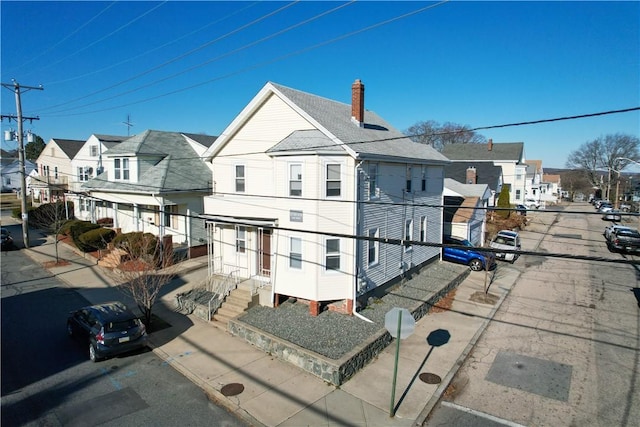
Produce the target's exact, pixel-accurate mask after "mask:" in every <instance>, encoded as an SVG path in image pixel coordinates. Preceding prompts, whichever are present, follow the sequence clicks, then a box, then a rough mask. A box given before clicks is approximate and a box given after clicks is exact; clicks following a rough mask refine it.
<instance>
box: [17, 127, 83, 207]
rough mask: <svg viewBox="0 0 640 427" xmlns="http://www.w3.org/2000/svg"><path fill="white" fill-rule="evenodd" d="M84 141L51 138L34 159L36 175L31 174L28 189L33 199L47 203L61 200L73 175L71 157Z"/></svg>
mask: <svg viewBox="0 0 640 427" xmlns="http://www.w3.org/2000/svg"><path fill="white" fill-rule="evenodd" d="M84 143H85V141H79V140H75V139H60V138H52V139H51V140H50V141H49V142H48V143H47V145H45V147H44V149H43V150H42V152H41V153H40V155H39V156H38V159H37V160H36V166H37V172H38V175H37V176H35V177H34V176H33V175H32V176H31V180H30V184H29V186H30V189H31V193H32V195H33V198H34V201H37V202H39V203H49V202H55V201H58V200H63V199H64V195H65V193H66V192H67V191H68V190H69V182H70V181H72V178H73V177H74V175H75V171H74V170H73V168H72V166H71V159H73V158H74V157H75V156H76V154H77V153H78V151H80V149H81V148H82V146H83V145H84Z"/></svg>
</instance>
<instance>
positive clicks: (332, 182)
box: [326, 163, 342, 197]
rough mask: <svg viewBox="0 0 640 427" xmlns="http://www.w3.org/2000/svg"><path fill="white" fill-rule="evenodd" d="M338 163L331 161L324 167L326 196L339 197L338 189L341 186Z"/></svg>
mask: <svg viewBox="0 0 640 427" xmlns="http://www.w3.org/2000/svg"><path fill="white" fill-rule="evenodd" d="M340 169H341V167H340V164H337V163H332V164H328V165H327V168H326V172H327V175H326V196H327V197H340V190H341V187H342V182H341V177H340V175H341V173H340Z"/></svg>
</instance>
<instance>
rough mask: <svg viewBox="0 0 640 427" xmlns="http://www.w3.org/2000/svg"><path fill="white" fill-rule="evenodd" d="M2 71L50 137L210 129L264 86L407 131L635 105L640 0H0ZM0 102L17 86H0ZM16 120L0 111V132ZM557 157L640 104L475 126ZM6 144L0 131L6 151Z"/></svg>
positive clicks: (619, 126)
mask: <svg viewBox="0 0 640 427" xmlns="http://www.w3.org/2000/svg"><path fill="white" fill-rule="evenodd" d="M0 8H1V11H0V12H1V17H2V22H1V37H2V38H1V61H2V62H1V79H2V82H3V83H11V79H15V80H16V81H17V82H18V83H19V84H21V85H22V86H37V85H40V84H42V85H43V87H44V90H42V91H40V90H32V91H28V92H25V93H24V94H23V95H22V108H23V114H24V115H25V116H39V117H40V120H38V121H34V122H33V123H32V124H29V123H28V122H27V123H25V131H26V130H28V129H31V130H32V131H33V132H34V133H36V134H38V135H40V136H41V137H42V138H43V139H44V140H45V141H48V140H50V139H51V138H63V139H79V140H86V139H87V138H88V137H89V136H90V135H91V134H94V133H97V134H111V135H127V131H128V129H127V126H125V125H124V122H125V121H126V120H127V117H130V121H131V122H132V123H133V124H134V125H133V127H131V129H130V131H129V132H130V133H131V134H135V133H139V132H142V131H144V130H146V129H156V130H167V131H181V132H191V133H206V134H209V135H219V134H220V133H221V132H222V131H223V130H224V128H225V127H226V126H227V125H228V124H229V123H230V122H231V121H232V120H233V119H234V117H235V116H236V115H237V114H238V113H239V112H240V110H241V109H242V108H243V107H244V106H245V105H246V104H247V103H248V102H249V101H250V100H251V98H252V97H253V96H254V95H255V94H256V93H257V92H258V91H259V90H260V88H261V87H262V86H263V85H264V84H265V83H266V82H267V81H273V82H276V83H279V84H282V85H285V86H289V87H292V88H296V89H299V90H303V91H306V92H310V93H313V94H316V95H320V96H323V97H326V98H330V99H334V100H337V101H341V102H345V103H350V102H351V84H352V83H353V81H354V80H355V79H361V80H362V81H363V83H364V84H365V87H366V91H365V108H367V109H369V110H373V111H375V112H376V113H378V114H379V115H381V116H382V117H384V118H385V119H386V120H387V121H388V122H390V123H391V124H392V125H393V126H395V127H396V128H398V129H400V130H405V129H407V128H408V127H409V126H411V125H413V124H415V123H416V122H418V121H426V120H435V121H437V122H440V123H444V122H454V123H459V124H464V125H469V126H470V127H472V128H476V127H485V126H494V125H502V124H507V123H517V122H523V121H531V120H539V119H548V118H556V117H565V116H575V115H582V114H590V113H597V112H605V111H611V110H619V109H625V108H632V107H638V106H640V2H631V1H627V2H610V1H607V2H573V1H564V2H560V1H552V2H516V1H504V2H482V1H467V2H463V1H449V2H444V3H438V2H418V1H409V2H397V1H393V2H392V1H358V2H338V1H330V2H310V1H301V2H269V1H262V2H217V1H194V2H178V1H166V2H150V1H135V2H126V1H117V2H110V1H109V2H98V1H95V2H94V1H86V2H75V1H68V2H58V1H44V2H35V1H17V2H12V1H2V2H1V3H0ZM1 100H2V105H1V110H2V114H4V115H7V114H15V113H16V106H15V97H14V94H13V92H12V91H11V90H9V89H6V88H2V97H1ZM9 128H13V129H15V128H16V123H15V122H11V123H10V122H8V121H7V120H3V122H2V130H6V129H9ZM479 133H481V134H482V135H484V136H485V137H487V138H492V139H493V140H494V142H517V141H521V142H524V143H525V153H526V157H527V159H542V161H543V166H544V167H564V165H565V162H566V158H567V155H568V154H569V153H570V152H571V151H573V150H575V149H577V148H578V147H579V146H580V145H581V144H583V143H585V142H587V141H590V140H593V139H595V138H597V137H599V136H603V135H606V134H612V133H626V134H631V135H634V136H639V134H640V111H634V112H628V113H620V114H612V115H605V116H600V117H594V118H587V119H579V120H570V121H559V122H553V123H546V124H538V125H528V126H516V127H507V128H502V129H491V130H483V131H479ZM15 145H16V144H15V143H6V142H5V141H2V146H3V148H13V147H15Z"/></svg>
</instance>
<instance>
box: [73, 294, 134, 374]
mask: <svg viewBox="0 0 640 427" xmlns="http://www.w3.org/2000/svg"><path fill="white" fill-rule="evenodd" d="M67 333H68V334H69V336H70V337H77V338H79V339H81V340H82V341H83V342H85V343H86V344H87V345H88V347H89V359H91V361H92V362H97V361H98V360H100V359H102V358H105V357H109V356H115V355H117V354H121V353H126V352H129V351H132V350H137V349H140V348H142V347H146V346H147V331H146V328H145V326H144V324H143V323H142V322H141V321H140V319H138V318H137V317H136V316H135V315H134V314H133V312H131V310H129V309H128V308H127V307H126V306H125V305H124V304H123V303H121V302H117V301H116V302H109V303H105V304H99V305H92V306H88V307H84V308H81V309H80V310H77V311H74V312H72V313H71V314H70V315H69V318H68V319H67Z"/></svg>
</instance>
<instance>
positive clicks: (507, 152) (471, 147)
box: [442, 142, 524, 162]
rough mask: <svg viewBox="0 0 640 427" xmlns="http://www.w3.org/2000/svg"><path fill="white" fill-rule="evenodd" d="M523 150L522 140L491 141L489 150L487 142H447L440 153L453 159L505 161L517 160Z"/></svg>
mask: <svg viewBox="0 0 640 427" xmlns="http://www.w3.org/2000/svg"><path fill="white" fill-rule="evenodd" d="M523 151H524V143H523V142H500V143H495V142H494V143H493V145H492V148H491V150H489V144H448V145H445V146H444V148H443V149H442V154H444V155H445V156H447V157H448V158H449V159H451V160H453V161H457V160H471V161H505V160H512V161H516V162H519V161H520V160H521V159H522V155H523Z"/></svg>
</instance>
